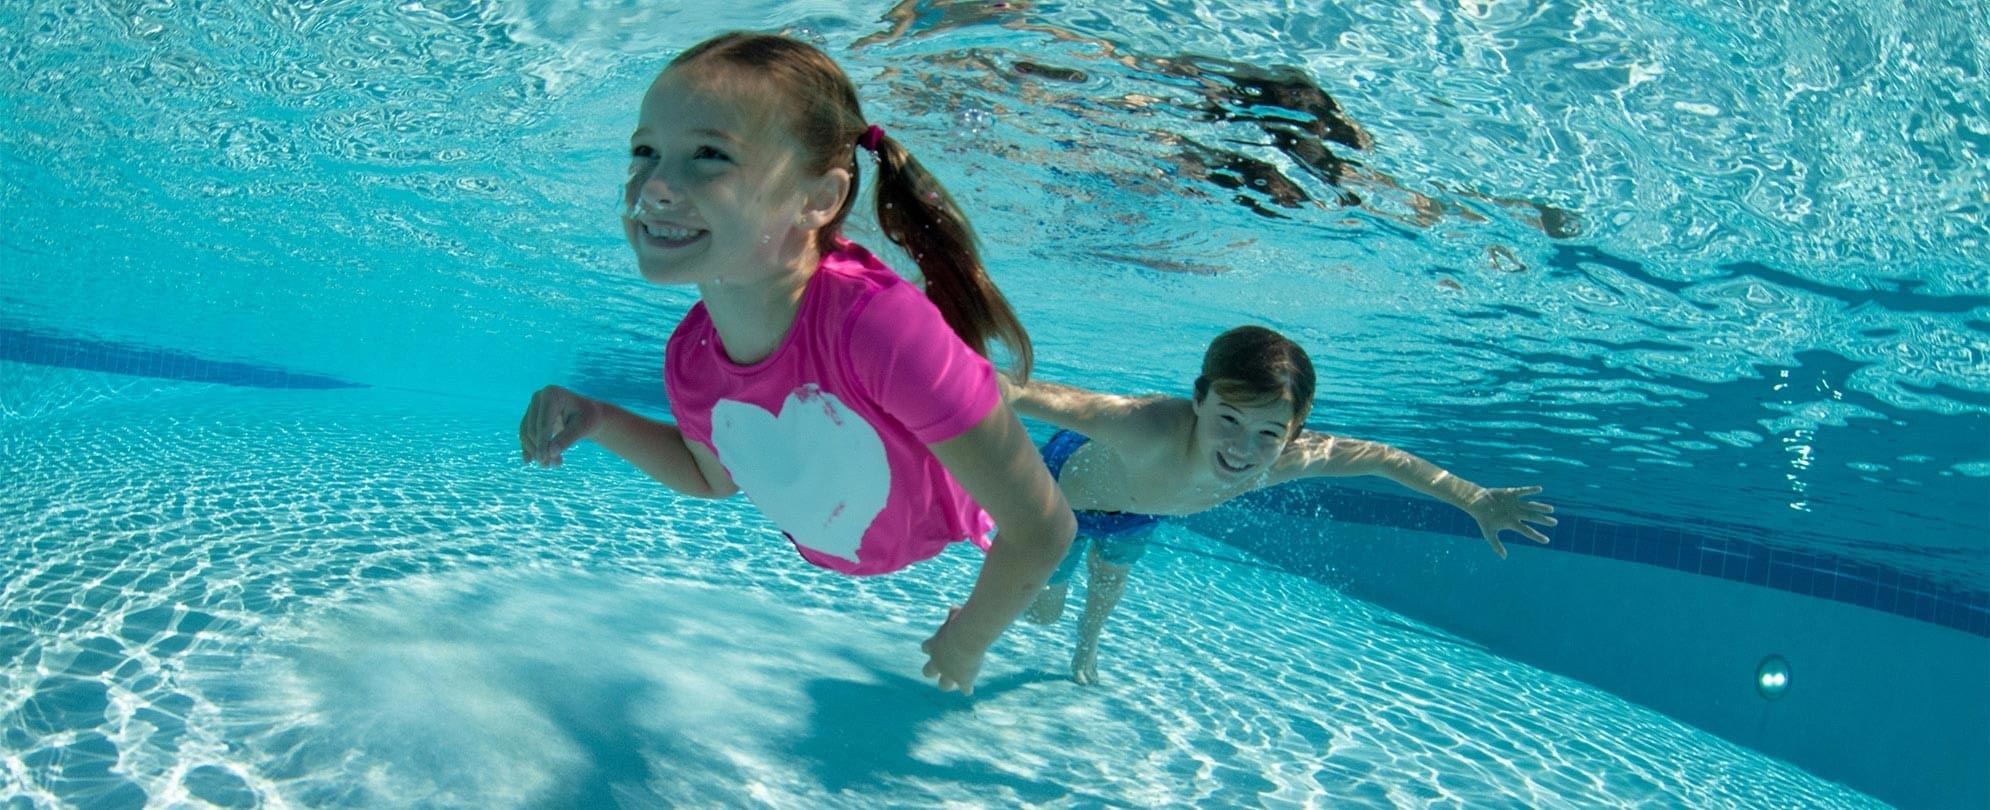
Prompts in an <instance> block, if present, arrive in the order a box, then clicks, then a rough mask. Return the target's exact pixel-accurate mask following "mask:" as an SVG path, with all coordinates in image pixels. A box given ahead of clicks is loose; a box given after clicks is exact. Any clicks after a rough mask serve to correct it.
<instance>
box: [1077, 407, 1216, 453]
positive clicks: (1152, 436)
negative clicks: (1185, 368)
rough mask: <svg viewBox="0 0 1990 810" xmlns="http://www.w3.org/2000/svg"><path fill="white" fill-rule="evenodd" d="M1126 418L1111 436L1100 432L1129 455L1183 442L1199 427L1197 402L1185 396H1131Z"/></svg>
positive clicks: (1099, 437) (1107, 440)
mask: <svg viewBox="0 0 1990 810" xmlns="http://www.w3.org/2000/svg"><path fill="white" fill-rule="evenodd" d="M1127 400H1128V405H1129V407H1128V408H1127V413H1126V418H1125V419H1124V420H1123V421H1122V422H1121V423H1120V426H1119V427H1120V429H1119V430H1116V431H1113V435H1110V436H1096V437H1094V438H1097V439H1102V440H1104V441H1105V442H1106V443H1107V444H1111V445H1114V447H1115V449H1117V450H1119V451H1120V452H1121V453H1125V454H1128V455H1149V454H1151V453H1152V452H1154V451H1157V450H1162V449H1166V448H1172V447H1175V446H1177V445H1178V444H1179V442H1178V440H1179V439H1180V438H1181V436H1182V435H1184V434H1185V433H1187V432H1188V431H1190V430H1192V429H1194V427H1195V406H1194V404H1193V403H1191V402H1189V401H1188V400H1186V399H1183V398H1181V397H1173V396H1168V395H1166V394H1150V395H1147V396H1142V397H1128V398H1127Z"/></svg>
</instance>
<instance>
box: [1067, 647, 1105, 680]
mask: <svg viewBox="0 0 1990 810" xmlns="http://www.w3.org/2000/svg"><path fill="white" fill-rule="evenodd" d="M1071 680H1074V681H1077V682H1078V683H1079V684H1081V685H1084V686H1091V685H1092V684H1095V683H1098V682H1099V650H1098V648H1097V647H1079V648H1078V652H1077V653H1076V654H1074V655H1072V656H1071Z"/></svg>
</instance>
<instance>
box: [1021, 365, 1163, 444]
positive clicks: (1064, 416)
mask: <svg viewBox="0 0 1990 810" xmlns="http://www.w3.org/2000/svg"><path fill="white" fill-rule="evenodd" d="M1000 377H1001V382H1002V398H1003V399H1004V400H1006V401H1007V402H1008V403H1009V407H1011V408H1014V409H1015V410H1016V413H1019V414H1022V415H1023V416H1027V417H1030V418H1031V419H1041V420H1043V421H1045V422H1049V423H1051V424H1053V425H1056V426H1058V427H1061V428H1064V429H1066V430H1074V431H1077V432H1079V433H1082V434H1085V435H1086V436H1088V437H1091V438H1093V439H1098V440H1100V441H1104V442H1106V443H1107V444H1120V443H1124V442H1127V441H1137V440H1140V439H1144V438H1148V437H1150V436H1152V435H1154V434H1155V433H1156V432H1159V431H1164V430H1166V427H1167V426H1166V423H1165V419H1164V416H1163V413H1162V410H1161V409H1160V408H1159V407H1157V406H1158V405H1160V404H1161V403H1163V402H1166V401H1167V400H1168V397H1164V396H1148V397H1123V396H1119V395H1117V394H1103V393H1100V392H1098V391H1092V390H1088V389H1084V388H1079V387H1077V386H1074V385H1063V384H1060V383H1053V382H1044V381H1042V380H1035V379H1032V380H1030V381H1028V382H1024V383H1017V382H1015V381H1014V380H1011V379H1009V376H1008V375H1006V374H1003V375H1000Z"/></svg>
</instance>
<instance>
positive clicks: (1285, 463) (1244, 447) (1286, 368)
mask: <svg viewBox="0 0 1990 810" xmlns="http://www.w3.org/2000/svg"><path fill="white" fill-rule="evenodd" d="M1002 384H1003V394H1004V396H1006V397H1007V398H1008V399H1009V401H1010V404H1011V406H1012V407H1014V408H1015V410H1016V411H1017V412H1018V413H1021V414H1022V415H1024V416H1029V417H1033V418H1036V419H1041V420H1043V421H1046V422H1049V423H1051V424H1054V425H1056V426H1058V427H1060V428H1064V430H1061V431H1059V432H1058V433H1057V435H1055V436H1053V437H1051V439H1050V441H1049V442H1046V443H1045V444H1044V446H1043V448H1042V453H1043V459H1044V463H1045V464H1046V465H1048V466H1049V467H1050V473H1051V475H1052V476H1054V477H1056V478H1057V480H1058V486H1059V487H1060V488H1061V489H1062V490H1063V491H1064V497H1065V500H1066V501H1068V502H1069V503H1070V504H1071V508H1072V509H1073V510H1075V511H1076V513H1077V517H1078V539H1077V540H1075V541H1073V542H1072V544H1071V550H1070V552H1069V553H1068V554H1067V555H1066V556H1065V558H1064V561H1063V563H1062V564H1060V565H1059V566H1058V568H1057V572H1056V573H1054V574H1052V575H1051V578H1050V584H1049V586H1048V587H1046V588H1045V589H1044V590H1043V592H1042V593H1041V594H1040V595H1038V596H1037V599H1036V602H1035V603H1034V604H1033V605H1031V606H1030V609H1029V611H1028V613H1027V614H1026V615H1028V616H1029V618H1030V620H1031V621H1034V622H1036V623H1038V624H1049V623H1051V622H1054V621H1056V620H1057V618H1058V617H1059V616H1061V615H1063V612H1064V600H1065V597H1066V596H1067V595H1068V593H1069V591H1070V578H1071V575H1072V573H1073V572H1075V570H1076V569H1077V567H1078V560H1079V558H1080V557H1081V556H1084V555H1085V551H1084V549H1085V547H1086V546H1087V545H1094V544H1093V543H1092V542H1091V541H1094V540H1096V541H1097V542H1096V544H1095V545H1094V548H1093V550H1092V552H1091V554H1090V557H1089V566H1088V570H1089V572H1090V581H1089V582H1090V584H1088V585H1087V586H1086V593H1085V612H1084V614H1083V615H1082V616H1081V617H1080V619H1079V621H1078V649H1077V651H1076V653H1075V654H1074V655H1073V656H1072V659H1071V675H1072V678H1073V679H1074V680H1076V681H1077V682H1079V683H1081V684H1091V683H1095V682H1097V680H1098V644H1099V631H1100V629H1101V628H1103V627H1104V626H1105V620H1106V617H1107V616H1109V615H1111V614H1112V610H1113V608H1114V607H1115V606H1116V605H1117V604H1118V603H1119V598H1120V595H1121V594H1122V593H1123V592H1124V591H1125V588H1126V576H1127V573H1128V572H1129V571H1131V570H1132V568H1133V563H1134V562H1135V561H1137V560H1139V559H1140V555H1141V554H1142V553H1144V552H1145V551H1146V546H1147V540H1148V538H1149V536H1150V535H1151V534H1152V531H1153V528H1154V526H1155V525H1156V524H1158V523H1160V517H1158V516H1160V515H1188V514H1194V513H1196V512H1201V511H1203V510H1205V509H1209V508H1211V507H1214V506H1216V505H1218V504H1221V503H1223V502H1224V501H1227V500H1230V499H1231V498H1234V497H1236V496H1238V495H1241V494H1243V493H1245V492H1249V491H1251V490H1255V489H1259V488H1262V487H1267V486H1272V485H1274V484H1281V483H1284V482H1287V481H1295V480H1299V479H1302V478H1314V477H1321V476H1347V475H1379V476H1383V477H1385V478H1388V479H1389V480H1391V481H1395V482H1396V483H1399V484H1402V485H1403V486H1406V487H1409V488H1410V489H1414V490H1416V491H1418V492H1421V493H1423V494H1425V495H1429V496H1431V497H1433V498H1437V499H1438V500H1441V501H1444V502H1445V503H1448V504H1451V505H1452V506H1456V507H1458V508H1459V509H1463V510H1465V512H1466V513H1468V514H1470V515H1471V516H1472V518H1473V519H1474V520H1477V521H1478V523H1479V530H1480V531H1481V532H1482V533H1483V534H1484V535H1485V538H1486V542H1488V543H1491V544H1492V548H1493V552H1494V553H1496V554H1498V555H1499V556H1500V557H1501V558H1502V559H1503V558H1505V557H1506V547H1505V546H1504V545H1501V543H1500V541H1499V533H1500V532H1502V531H1511V532H1515V533H1517V534H1520V535H1522V536H1524V537H1526V538H1528V539H1530V540H1533V541H1534V542H1536V543H1546V542H1548V538H1547V537H1545V536H1543V535H1542V534H1541V533H1540V532H1539V531H1537V530H1536V529H1535V528H1534V527H1533V526H1530V525H1528V524H1530V523H1537V524H1540V525H1543V526H1553V525H1555V519H1554V518H1553V517H1551V516H1550V513H1552V512H1554V511H1555V510H1554V507H1552V506H1549V505H1547V504H1544V503H1539V502H1535V501H1530V500H1528V497H1529V496H1532V495H1534V494H1536V493H1539V492H1540V491H1541V488H1540V487H1514V488H1507V489H1487V488H1485V487H1481V486H1479V485H1477V484H1474V483H1472V482H1470V481H1467V480H1465V479H1463V478H1458V477H1456V476H1453V475H1452V474H1451V473H1449V472H1447V471H1445V470H1444V469H1442V468H1439V467H1438V466H1437V465H1435V464H1432V463H1430V462H1428V461H1425V460H1423V459H1421V458H1418V457H1416V456H1414V455H1411V454H1410V453H1406V452H1403V451H1402V450H1398V449H1396V448H1394V447H1390V446H1389V445H1386V444H1381V443H1379V442H1370V441H1363V440H1360V439H1351V438H1347V437H1344V436H1333V435H1329V434H1326V433H1320V432H1317V431H1311V430H1305V429H1304V425H1305V423H1306V415H1307V413H1309V412H1310V411H1311V410H1312V405H1313V363H1312V360H1311V359H1309V358H1308V357H1307V356H1306V352H1305V350H1304V349H1301V348H1299V346H1298V344H1295V343H1293V342H1292V341H1290V340H1287V339H1286V338H1285V337H1284V336H1282V335H1280V334H1278V333H1277V332H1274V331H1272V330H1270V329H1266V328H1263V327H1258V326H1240V327H1237V328H1235V329H1232V330H1230V331H1228V332H1224V333H1223V334H1221V335H1218V336H1217V337H1216V339H1215V340H1214V341H1212V342H1211V343H1210V344H1209V350H1208V351H1207V352H1206V353H1205V354H1204V355H1203V359H1202V376H1200V377H1198V378H1196V381H1195V398H1194V399H1183V398H1181V397H1169V396H1160V395H1155V396H1148V397H1140V398H1133V397H1122V396H1115V395H1112V394H1101V393H1098V392H1094V391H1087V390H1085V389H1082V388H1073V387H1071V386H1065V385H1058V384H1056V383H1048V382H1042V381H1038V380H1031V381H1029V382H1027V383H1024V384H1022V385H1017V384H1015V383H1014V382H1012V381H1010V380H1008V379H1007V378H1006V377H1005V378H1003V380H1002Z"/></svg>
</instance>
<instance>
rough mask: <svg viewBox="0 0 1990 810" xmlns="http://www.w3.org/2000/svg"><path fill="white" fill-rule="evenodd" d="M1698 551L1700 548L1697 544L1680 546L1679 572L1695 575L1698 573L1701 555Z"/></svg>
mask: <svg viewBox="0 0 1990 810" xmlns="http://www.w3.org/2000/svg"><path fill="white" fill-rule="evenodd" d="M1700 549H1701V546H1700V544H1699V543H1688V544H1686V545H1682V546H1680V547H1679V570H1681V571H1685V572H1687V573H1695V574H1696V573H1699V571H1700V554H1701V551H1700Z"/></svg>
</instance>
